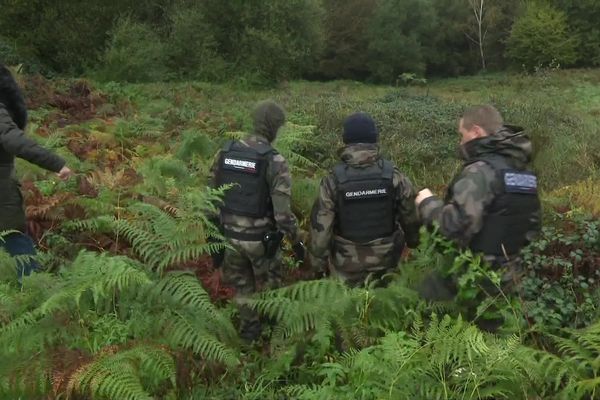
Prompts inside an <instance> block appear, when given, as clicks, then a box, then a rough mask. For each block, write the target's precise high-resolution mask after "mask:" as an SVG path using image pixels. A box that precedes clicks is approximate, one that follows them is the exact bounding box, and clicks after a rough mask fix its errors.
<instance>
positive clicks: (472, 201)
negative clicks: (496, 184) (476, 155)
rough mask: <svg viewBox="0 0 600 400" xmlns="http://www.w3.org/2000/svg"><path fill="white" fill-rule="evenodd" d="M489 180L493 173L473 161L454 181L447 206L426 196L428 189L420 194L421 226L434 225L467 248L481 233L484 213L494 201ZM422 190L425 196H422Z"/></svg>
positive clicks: (482, 164)
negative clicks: (474, 237) (475, 236)
mask: <svg viewBox="0 0 600 400" xmlns="http://www.w3.org/2000/svg"><path fill="white" fill-rule="evenodd" d="M493 177H494V171H493V170H492V169H491V168H490V167H489V166H487V165H486V164H485V163H483V162H477V163H474V164H471V165H469V166H468V167H466V168H465V169H464V171H463V172H462V173H461V175H460V176H459V178H458V179H457V180H456V181H455V182H454V184H453V186H452V188H451V190H452V197H451V198H450V199H448V202H447V203H444V202H443V201H442V200H440V199H439V198H437V197H436V196H429V193H430V192H429V191H428V189H425V190H424V191H421V193H419V196H418V197H417V203H419V205H418V207H419V213H420V214H421V218H422V219H423V223H424V224H426V225H432V224H433V223H437V224H438V225H439V228H440V232H441V233H442V234H443V235H444V236H446V237H447V238H449V239H453V240H456V241H457V242H459V244H461V245H463V246H466V245H468V243H469V242H470V241H471V239H472V238H473V236H474V235H475V234H477V233H478V232H479V231H480V230H481V228H482V226H483V219H484V217H485V213H484V211H485V209H486V207H487V206H488V205H489V204H490V203H491V202H492V201H493V199H494V191H493V188H492V181H493ZM426 191H427V192H429V193H425V195H423V194H424V192H426ZM423 197H424V198H423Z"/></svg>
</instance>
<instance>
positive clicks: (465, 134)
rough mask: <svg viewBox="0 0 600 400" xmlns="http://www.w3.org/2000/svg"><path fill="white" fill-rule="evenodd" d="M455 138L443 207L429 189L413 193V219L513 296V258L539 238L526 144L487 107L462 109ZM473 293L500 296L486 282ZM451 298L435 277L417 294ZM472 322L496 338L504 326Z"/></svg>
mask: <svg viewBox="0 0 600 400" xmlns="http://www.w3.org/2000/svg"><path fill="white" fill-rule="evenodd" d="M459 132H460V134H461V145H460V150H461V155H462V158H463V159H464V167H463V169H462V171H461V172H460V173H459V174H458V175H457V176H456V178H455V179H454V180H453V181H452V182H451V183H450V185H449V187H448V191H447V193H446V197H445V199H444V200H442V199H439V198H438V197H436V196H434V195H433V194H432V193H431V191H430V190H429V189H424V190H422V191H421V192H419V195H418V196H417V198H416V200H415V201H416V204H417V206H418V210H419V213H420V215H421V218H422V220H423V222H424V224H426V225H429V226H431V225H433V224H437V225H438V227H439V230H440V232H441V233H442V234H443V235H444V236H446V237H447V238H449V239H452V240H454V241H455V242H456V243H458V245H459V246H460V247H462V248H468V249H471V250H472V251H473V252H474V253H478V254H482V255H483V257H484V259H485V260H486V261H488V262H489V264H490V265H491V266H492V268H494V269H501V270H502V271H503V273H502V275H501V289H502V290H503V291H504V292H505V293H510V292H514V291H515V290H517V289H518V284H519V279H520V276H521V274H522V273H521V269H522V268H521V262H520V258H519V252H520V251H521V249H522V248H523V247H525V246H526V245H527V244H529V243H530V242H531V241H532V240H534V239H535V238H536V236H537V235H538V234H539V232H540V230H541V206H540V199H539V196H538V182H537V177H536V176H535V174H534V173H533V172H532V171H531V170H529V169H528V164H529V163H530V161H531V155H532V145H531V141H530V140H529V138H528V137H527V136H526V135H525V133H524V132H523V129H522V128H520V127H516V126H510V125H505V124H504V122H503V119H502V116H501V115H500V113H499V112H498V110H496V109H495V108H494V107H492V106H489V105H485V106H476V107H472V108H470V109H468V110H467V111H466V112H465V113H464V114H463V117H462V118H461V119H460V122H459ZM480 288H482V290H483V292H484V293H486V294H487V295H493V296H498V295H499V291H498V288H496V287H494V285H492V284H491V282H489V281H487V280H486V281H484V282H482V283H481V284H480ZM455 291H456V285H455V282H449V281H448V280H446V282H443V281H442V280H441V279H439V276H435V274H434V275H432V276H430V277H428V278H426V279H425V281H424V284H423V287H422V295H424V297H426V298H430V299H438V300H439V299H442V298H446V299H447V298H448V296H452V294H453V293H454V292H455ZM476 301H479V302H482V301H483V298H481V297H479V298H478V299H476ZM473 308H474V307H473ZM488 314H489V313H488ZM477 322H478V325H479V326H480V327H481V328H483V329H486V330H490V331H495V330H496V329H497V328H498V327H499V326H500V324H501V323H502V322H503V319H502V318H491V319H486V318H481V319H479V320H478V321H477Z"/></svg>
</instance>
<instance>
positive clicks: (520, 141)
mask: <svg viewBox="0 0 600 400" xmlns="http://www.w3.org/2000/svg"><path fill="white" fill-rule="evenodd" d="M488 154H496V155H502V156H505V157H507V158H509V159H510V160H511V161H512V162H513V163H514V167H515V168H524V167H525V166H526V165H527V164H528V163H529V162H530V161H531V156H532V146H531V140H529V138H528V137H527V135H525V133H524V132H523V128H520V127H518V126H510V125H505V126H503V127H502V128H500V130H499V131H498V132H496V133H494V134H493V135H490V136H486V137H483V138H480V139H475V140H471V141H470V142H467V143H465V144H464V145H462V146H461V156H462V158H463V159H464V160H465V161H467V162H469V161H472V160H474V159H477V158H482V157H485V155H488Z"/></svg>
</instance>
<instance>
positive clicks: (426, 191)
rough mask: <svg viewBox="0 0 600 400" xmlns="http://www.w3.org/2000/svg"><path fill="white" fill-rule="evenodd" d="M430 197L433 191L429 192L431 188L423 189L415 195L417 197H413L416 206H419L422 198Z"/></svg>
mask: <svg viewBox="0 0 600 400" xmlns="http://www.w3.org/2000/svg"><path fill="white" fill-rule="evenodd" d="M430 197H433V193H431V190H429V189H423V190H421V191H420V192H419V194H418V195H417V198H416V199H415V204H416V205H417V207H419V204H421V203H422V202H423V200H425V199H428V198H430Z"/></svg>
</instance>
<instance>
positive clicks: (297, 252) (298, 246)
mask: <svg viewBox="0 0 600 400" xmlns="http://www.w3.org/2000/svg"><path fill="white" fill-rule="evenodd" d="M292 250H293V251H294V258H295V259H296V261H297V262H299V263H300V264H304V257H305V256H306V248H305V247H304V243H302V241H298V242H296V243H294V244H293V245H292Z"/></svg>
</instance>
